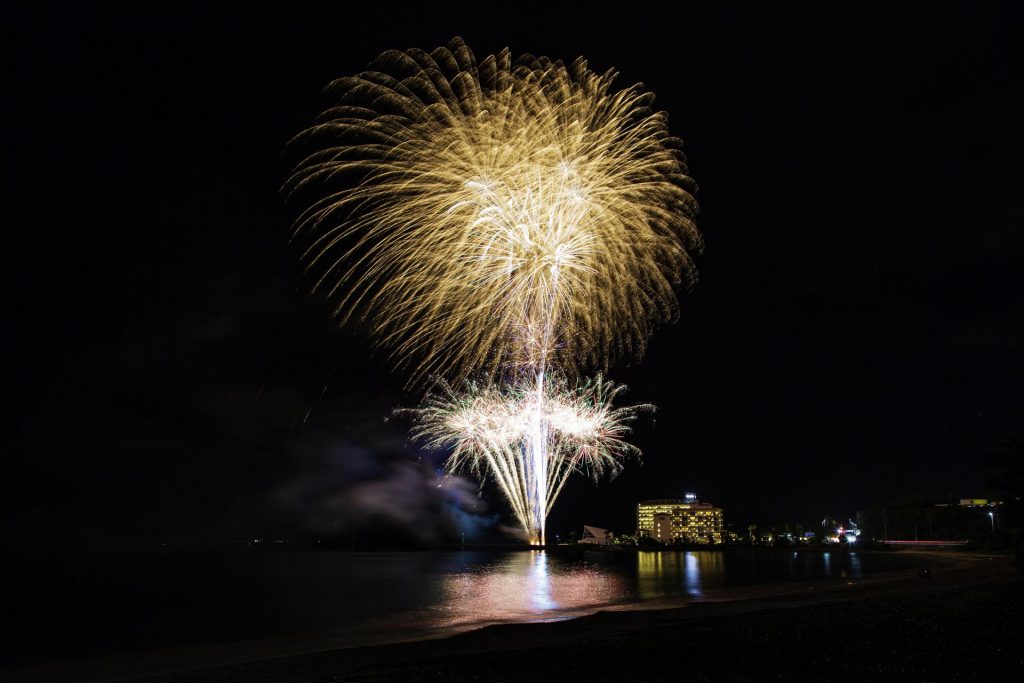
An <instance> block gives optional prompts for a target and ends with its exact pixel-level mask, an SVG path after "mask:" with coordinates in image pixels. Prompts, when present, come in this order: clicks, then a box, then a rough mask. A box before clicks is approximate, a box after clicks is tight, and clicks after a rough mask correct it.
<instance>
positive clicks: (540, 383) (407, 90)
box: [287, 39, 701, 542]
mask: <svg viewBox="0 0 1024 683" xmlns="http://www.w3.org/2000/svg"><path fill="white" fill-rule="evenodd" d="M614 79H615V72H613V71H608V72H605V73H603V74H597V73H594V72H592V71H590V70H589V69H588V68H587V63H586V62H585V61H584V60H582V59H577V60H576V61H574V62H573V63H572V64H570V65H568V66H567V65H565V64H563V63H562V62H560V61H552V60H550V59H548V58H546V57H533V56H529V55H527V56H524V57H521V58H519V59H517V60H513V59H512V58H511V57H510V54H509V52H508V50H504V51H502V52H501V53H499V54H498V55H491V56H488V57H486V58H485V59H483V60H481V61H479V62H478V61H477V60H476V58H475V57H474V55H473V53H472V52H471V51H470V50H469V48H468V47H466V45H465V44H464V43H462V41H461V40H458V39H456V40H454V41H452V42H451V43H450V44H449V45H448V46H447V47H444V48H438V49H436V50H434V51H433V52H430V53H428V52H425V51H423V50H416V49H411V50H406V51H402V52H399V51H391V52H385V53H384V54H382V55H381V56H380V57H379V58H378V59H377V60H376V61H375V62H374V63H373V64H372V65H371V67H370V70H368V71H365V72H363V73H361V74H359V75H357V76H353V77H349V78H342V79H338V80H337V81H335V82H334V83H332V84H331V85H330V86H329V87H328V93H329V95H330V96H331V97H332V105H331V106H330V107H329V108H328V109H327V110H326V111H325V112H324V113H323V114H322V115H321V117H320V118H319V120H318V121H317V122H316V123H315V124H314V125H313V126H311V127H310V128H309V129H308V130H306V131H304V132H303V133H302V134H300V135H299V136H298V137H297V138H296V144H298V145H301V146H302V148H303V149H307V150H310V149H311V150H313V151H312V152H311V153H308V156H306V157H305V158H304V159H303V160H302V161H301V162H300V163H299V164H298V166H297V168H296V170H295V172H294V174H293V176H292V178H291V179H290V180H289V183H288V185H287V188H288V190H289V191H290V192H291V193H293V194H295V195H299V196H301V197H303V198H305V197H308V196H312V197H313V199H312V201H310V203H309V206H308V208H307V209H306V210H305V211H304V212H302V213H301V214H300V216H299V217H298V219H297V220H296V223H295V232H294V235H295V238H296V239H297V240H298V241H300V243H301V244H303V245H304V252H303V262H304V264H305V267H306V270H307V272H309V273H310V274H311V275H312V276H313V278H314V281H315V283H316V284H315V288H316V289H318V290H323V291H325V292H326V294H327V296H328V297H329V298H331V299H332V300H334V301H335V302H336V306H337V308H336V312H337V315H338V317H339V318H340V319H341V320H342V321H345V320H347V319H349V318H350V317H352V316H358V317H360V318H365V319H367V320H369V322H370V324H371V327H372V330H373V332H374V334H375V336H376V338H377V341H378V343H379V344H380V345H381V346H382V347H385V348H387V349H389V351H390V353H391V354H392V358H393V359H394V360H395V362H396V364H397V365H399V366H400V367H407V368H409V369H410V377H411V379H410V382H411V384H414V385H422V384H423V382H424V380H426V379H428V378H437V377H441V378H447V379H448V380H450V381H451V382H453V383H454V384H455V385H456V386H457V385H458V383H459V382H461V381H463V380H465V379H466V378H467V377H469V376H474V377H478V378H482V379H481V380H480V382H481V383H480V384H468V385H467V387H469V393H470V394H473V393H474V392H477V393H478V394H479V396H481V397H482V396H485V395H486V396H488V397H491V398H494V400H495V401H496V403H497V404H505V403H507V402H508V400H509V399H508V397H510V396H525V395H527V394H532V395H533V399H531V400H524V399H519V400H518V403H517V405H520V407H521V408H523V407H524V406H525V407H526V408H525V412H524V411H520V412H521V413H522V415H525V417H524V418H523V419H525V420H526V424H527V425H528V426H527V427H524V428H523V429H519V430H513V432H514V433H515V434H516V435H517V436H516V439H517V440H515V441H514V442H513V443H515V444H517V445H518V447H517V449H516V450H517V452H518V458H519V460H518V465H519V469H520V470H522V471H524V472H526V473H527V476H526V477H525V479H524V481H525V482H527V483H526V484H524V486H520V487H518V488H513V487H509V486H506V485H504V484H502V477H503V476H504V475H503V474H502V472H501V470H500V467H499V466H498V465H497V464H496V463H497V462H498V461H497V460H494V461H493V463H492V461H491V460H489V459H488V458H486V457H482V456H481V454H482V453H483V452H484V451H481V450H479V449H476V450H466V449H462V450H458V449H456V452H455V454H453V455H452V457H451V458H450V459H449V465H450V466H452V467H456V466H459V465H461V464H464V463H465V462H466V460H465V458H463V457H460V456H459V455H458V454H459V453H475V454H476V455H475V456H474V457H473V458H472V459H471V465H472V466H474V467H479V466H481V465H484V466H486V467H485V468H486V470H487V474H489V475H490V476H491V477H492V478H493V479H495V481H497V482H498V483H499V487H500V488H502V491H503V493H505V495H506V497H507V498H509V503H510V505H511V506H512V508H513V510H514V511H515V512H516V515H517V517H518V518H520V521H521V522H523V525H524V528H525V529H526V531H527V533H528V534H529V535H530V538H531V540H533V541H535V542H543V537H544V531H543V529H544V517H545V516H546V514H547V512H548V510H549V509H550V506H551V503H553V501H554V497H555V495H557V492H558V491H559V490H560V488H561V483H563V482H564V477H561V475H557V476H556V475H554V474H552V473H553V472H562V470H561V469H559V468H560V467H561V466H562V464H564V462H572V463H575V464H574V465H573V467H575V466H577V465H578V464H580V462H581V461H580V460H579V459H575V460H574V459H572V458H570V459H569V460H566V461H562V460H559V457H560V456H559V453H561V452H562V450H560V447H556V446H555V445H553V444H558V443H561V442H560V441H559V440H558V439H559V438H560V437H556V436H553V434H554V433H555V432H558V433H561V432H559V430H558V428H557V427H556V426H555V422H556V416H555V414H554V413H551V412H550V410H552V409H553V406H554V405H555V403H554V402H553V399H552V396H553V394H552V391H554V390H556V389H557V390H558V391H563V392H565V394H564V396H563V398H564V400H563V401H562V402H561V403H560V404H559V405H575V404H574V401H575V397H576V393H574V392H576V391H577V389H576V388H575V387H577V386H591V385H587V384H586V383H584V384H582V385H577V384H574V383H573V382H575V381H576V380H575V378H576V377H577V376H578V373H579V371H580V370H581V369H583V368H586V367H591V368H595V367H596V368H600V369H603V368H606V367H607V366H608V365H609V364H610V363H611V362H613V361H614V360H616V359H618V358H620V357H623V356H633V357H639V356H640V355H642V354H643V351H644V348H645V345H646V342H647V339H648V338H649V336H650V335H651V333H652V331H653V329H654V327H655V326H656V325H657V324H659V323H662V322H667V321H671V320H672V319H674V318H675V316H676V315H677V312H678V311H677V308H678V304H677V301H676V297H675V293H674V288H675V287H677V286H679V285H681V284H686V285H689V284H690V283H692V281H693V280H694V278H695V271H694V268H693V262H692V260H691V254H692V253H694V252H696V251H698V250H699V249H700V247H701V241H700V235H699V233H698V232H697V229H696V226H695V225H694V222H693V217H694V215H695V213H696V210H697V206H696V201H695V200H694V198H693V194H692V193H693V191H694V189H695V185H694V183H693V181H692V180H691V178H690V177H689V176H688V175H687V170H686V165H685V161H684V157H683V154H682V151H681V143H680V141H679V140H678V139H677V138H674V137H672V136H671V135H670V134H669V131H668V126H667V118H666V116H665V114H664V113H662V112H658V111H655V110H653V109H652V108H651V107H652V105H653V100H654V98H653V95H651V94H650V93H647V92H645V91H644V89H643V88H642V86H639V85H637V86H632V87H629V88H625V89H623V90H618V91H613V90H612V83H613V81H614ZM311 193H312V194H311ZM563 378H572V382H570V381H569V379H563ZM593 386H604V380H601V379H598V380H595V382H594V384H593ZM615 393H616V392H614V391H612V392H611V394H610V395H609V396H608V400H609V401H610V398H611V396H614V394H615ZM440 395H444V396H447V397H448V400H449V401H450V405H449V408H448V409H449V410H450V411H457V410H458V406H459V405H460V402H461V401H463V400H467V399H466V398H465V397H461V396H458V395H456V394H454V393H452V392H451V391H450V390H446V392H442V393H441V394H440ZM438 396H439V394H436V393H435V394H434V395H433V398H431V399H429V400H428V402H427V404H426V407H424V408H423V409H422V410H423V411H424V415H425V416H429V415H431V414H432V413H431V411H435V412H442V411H441V409H440V405H439V404H438V403H437V401H439V400H441V399H438V398H437V397H438ZM624 418H625V416H620V417H619V418H616V419H619V420H623V419H624ZM581 419H582V418H581ZM625 421H628V420H625ZM427 424H433V425H436V426H437V430H438V431H436V432H435V431H432V430H428V429H426V427H425V425H427ZM451 424H452V423H451V422H450V421H449V422H444V426H443V427H442V426H441V423H439V422H437V421H436V420H431V419H427V417H424V419H423V420H421V421H420V422H419V425H420V427H419V430H418V432H417V433H418V434H419V435H420V436H422V437H424V438H427V440H428V442H429V443H432V444H435V445H452V444H457V443H461V442H460V441H458V440H453V439H452V438H450V427H451ZM468 424H469V423H467V425H468ZM467 429H469V427H468V426H467ZM445 430H449V431H445ZM445 435H449V436H445ZM442 437H443V438H442ZM465 438H467V439H468V438H470V436H469V435H468V433H467V435H466V437H465ZM613 451H614V453H613V454H614V456H615V457H618V456H621V455H622V454H623V453H624V452H626V451H628V449H621V448H620V449H618V450H615V449H613ZM609 452H612V451H609ZM613 459H614V458H613ZM559 477H561V478H559ZM555 481H557V482H558V484H557V485H553V484H552V482H555ZM521 513H522V514H521Z"/></svg>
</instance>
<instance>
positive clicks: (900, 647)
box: [145, 559, 1024, 683]
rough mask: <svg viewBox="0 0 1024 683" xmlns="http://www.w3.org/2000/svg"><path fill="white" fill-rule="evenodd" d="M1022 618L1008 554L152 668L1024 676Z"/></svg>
mask: <svg viewBox="0 0 1024 683" xmlns="http://www.w3.org/2000/svg"><path fill="white" fill-rule="evenodd" d="M1022 627H1024V581H1022V580H1021V578H1020V576H1019V574H1017V573H1016V572H1015V571H1014V570H1012V568H1011V567H1010V566H1009V562H1008V560H1006V559H994V560H974V561H970V562H966V563H960V565H959V567H958V568H954V569H950V570H946V571H941V572H936V573H935V575H934V577H932V578H927V579H925V578H920V577H918V576H909V575H906V574H904V575H903V576H902V577H900V578H899V579H898V580H890V581H886V582H875V583H866V582H865V583H862V584H858V585H854V584H851V583H846V584H838V585H830V586H821V585H819V586H815V587H811V588H807V587H805V588H802V589H799V590H796V591H793V592H790V593H788V594H784V595H780V594H775V595H772V596H767V597H760V598H754V599H751V600H747V601H739V602H729V603H708V604H702V605H695V606H691V607H687V608H682V609H672V610H662V611H648V612H603V613H599V614H596V615H593V616H591V617H585V618H582V619H576V620H573V621H563V622H556V623H548V624H521V625H508V626H496V627H490V628H486V629H482V630H480V631H475V632H472V633H466V634H462V635H459V636H455V637H452V638H448V639H444V640H434V641H424V642H416V643H404V644H398V645H386V646H377V647H367V648H357V649H350V650H336V651H333V652H321V653H314V654H305V655H298V656H293V657H284V658H278V659H270V660H265V661H258V662H249V663H244V664H234V665H229V666H220V667H215V668H208V669H200V670H192V671H188V672H181V673H178V674H169V675H164V676H159V677H150V678H147V679H145V680H147V681H151V682H152V683H156V682H157V681H159V682H161V683H167V682H170V681H248V682H255V681H381V680H384V681H419V680H442V681H451V680H456V681H461V680H466V681H471V680H480V681H512V680H515V681H536V680H560V681H568V680H614V681H658V680H670V679H671V680H674V679H679V678H684V679H688V680H694V679H696V680H723V679H731V680H754V679H757V680H763V679H772V678H781V679H791V680H822V679H824V680H830V679H831V680H836V679H844V680H845V679H861V680H879V679H895V678H897V677H898V678H901V679H910V680H976V679H979V678H988V679H989V680H1024V646H1022V641H1021V635H1020V634H1021V633H1022Z"/></svg>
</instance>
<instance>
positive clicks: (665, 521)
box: [636, 494, 723, 543]
mask: <svg viewBox="0 0 1024 683" xmlns="http://www.w3.org/2000/svg"><path fill="white" fill-rule="evenodd" d="M722 524H723V515H722V510H721V508H716V507H715V506H713V505H711V503H702V502H700V501H698V500H697V499H696V496H693V495H692V494H688V495H687V496H686V499H685V500H680V499H677V498H666V499H662V500H646V501H644V502H642V503H639V504H638V505H637V506H636V526H637V536H646V537H648V538H653V539H655V540H658V541H661V542H662V543H673V542H682V543H721V542H722Z"/></svg>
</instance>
